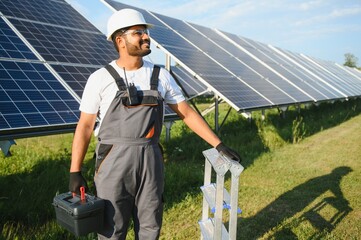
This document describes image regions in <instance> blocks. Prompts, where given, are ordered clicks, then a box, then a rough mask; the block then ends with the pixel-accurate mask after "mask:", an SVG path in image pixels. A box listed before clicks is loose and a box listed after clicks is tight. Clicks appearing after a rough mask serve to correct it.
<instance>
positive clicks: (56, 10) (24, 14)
mask: <svg viewBox="0 0 361 240" xmlns="http://www.w3.org/2000/svg"><path fill="white" fill-rule="evenodd" d="M0 9H1V13H2V14H3V15H4V16H8V17H12V18H18V19H24V20H25V19H26V20H30V21H35V22H39V23H43V24H44V25H52V24H54V25H61V26H63V27H66V28H73V29H83V30H87V31H92V32H98V30H97V29H96V28H95V27H94V26H93V25H92V24H91V23H90V22H89V21H88V20H86V19H85V18H84V17H83V16H82V15H80V14H79V13H78V12H77V11H76V10H75V9H74V8H72V7H71V6H70V5H69V4H68V3H66V2H65V1H64V0H47V1H44V0H26V1H24V0H1V1H0Z"/></svg>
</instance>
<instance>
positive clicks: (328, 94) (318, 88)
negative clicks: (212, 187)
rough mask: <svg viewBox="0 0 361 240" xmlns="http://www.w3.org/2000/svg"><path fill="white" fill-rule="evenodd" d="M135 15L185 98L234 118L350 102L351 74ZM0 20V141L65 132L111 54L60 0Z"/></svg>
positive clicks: (14, 10) (360, 88)
mask: <svg viewBox="0 0 361 240" xmlns="http://www.w3.org/2000/svg"><path fill="white" fill-rule="evenodd" d="M103 2H105V3H106V4H107V5H110V6H111V7H112V8H113V9H122V8H126V7H130V8H135V7H132V6H129V5H125V4H122V3H119V2H116V1H112V0H105V1H103ZM136 9H138V10H139V11H141V12H142V13H143V14H144V17H145V18H146V20H147V21H148V22H150V23H152V24H154V25H155V28H153V29H151V37H152V40H153V42H155V43H156V44H157V45H158V47H159V48H161V49H162V50H163V51H165V52H166V53H168V54H170V55H171V56H172V57H173V58H174V59H175V60H176V62H177V63H179V64H180V66H181V67H175V68H173V69H172V70H173V73H174V75H175V76H176V77H177V79H179V80H180V82H181V84H182V86H183V87H184V89H185V90H186V92H187V93H188V94H189V95H191V96H197V95H199V94H200V93H203V92H205V91H207V90H212V91H213V92H214V93H215V94H217V95H218V96H220V97H221V98H223V99H224V100H225V101H226V102H228V103H229V104H230V105H231V106H232V107H234V108H235V109H236V110H237V111H249V110H253V109H260V108H267V107H275V106H283V105H289V104H295V103H303V102H317V101H327V100H334V99H340V98H350V97H356V96H360V92H361V85H360V84H361V74H360V72H359V71H357V70H355V69H351V68H346V67H343V66H340V65H336V64H333V63H330V62H326V61H323V60H318V59H315V58H311V57H307V56H304V55H300V54H296V53H292V52H289V51H285V50H282V49H279V48H275V47H272V46H269V45H266V44H262V43H259V42H256V41H253V40H250V39H246V38H242V37H239V36H236V35H234V34H230V33H226V32H222V31H219V30H213V29H209V28H206V27H203V26H199V25H196V24H191V23H188V22H185V21H181V20H177V19H174V18H171V17H167V16H164V15H160V14H156V13H152V12H149V11H145V10H143V9H139V8H136ZM0 16H1V18H0V33H1V36H0V44H1V45H0V73H1V75H0V103H1V105H0V140H3V139H11V138H17V137H25V136H32V135H39V134H46V133H49V132H61V131H68V130H72V129H74V127H75V125H76V122H77V121H78V117H79V111H78V106H79V101H80V100H79V99H80V97H81V94H82V92H83V89H84V86H85V83H86V80H87V78H88V76H89V75H90V74H91V73H92V72H94V71H95V70H96V69H98V68H100V67H102V66H104V65H105V64H106V63H108V62H110V61H111V60H113V59H115V58H117V54H116V52H115V51H114V47H113V46H112V44H111V43H109V42H107V41H105V36H104V35H103V34H102V33H101V32H100V31H99V30H97V29H96V28H95V27H94V26H93V25H92V24H90V23H89V21H87V20H86V19H85V18H84V17H83V16H81V15H80V14H79V13H78V12H77V11H76V10H74V9H73V8H72V7H71V6H70V5H69V4H68V3H66V2H65V1H64V0H47V1H44V0H28V1H23V0H2V1H1V2H0ZM166 114H167V115H169V116H171V117H173V115H174V113H173V112H172V111H170V109H169V108H167V109H166ZM166 119H167V118H166Z"/></svg>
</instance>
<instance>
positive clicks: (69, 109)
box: [0, 8, 79, 140]
mask: <svg viewBox="0 0 361 240" xmlns="http://www.w3.org/2000/svg"><path fill="white" fill-rule="evenodd" d="M1 9H2V8H1ZM2 17H3V16H2ZM0 28H1V33H2V34H1V37H0V43H1V48H0V103H1V104H0V133H1V134H0V140H4V139H7V138H8V137H9V136H27V135H28V134H31V133H30V132H40V131H57V129H59V128H61V129H67V128H70V127H74V124H75V123H76V122H77V120H78V115H79V111H78V105H79V104H78V102H77V100H76V99H75V98H74V97H73V96H72V95H71V94H70V93H69V91H68V90H67V89H65V87H64V86H63V85H62V84H61V83H60V82H59V81H58V80H57V79H56V78H55V76H54V75H53V74H52V73H51V72H50V70H49V69H48V68H47V66H46V65H45V64H44V63H42V62H40V61H39V60H38V59H37V57H36V56H35V54H34V53H33V52H32V51H31V50H30V49H29V48H28V47H27V46H26V44H25V43H24V42H23V41H22V40H21V39H20V38H19V37H18V36H17V35H16V33H15V32H14V31H13V30H12V29H11V28H10V26H9V25H8V24H7V23H6V21H5V19H4V18H0Z"/></svg>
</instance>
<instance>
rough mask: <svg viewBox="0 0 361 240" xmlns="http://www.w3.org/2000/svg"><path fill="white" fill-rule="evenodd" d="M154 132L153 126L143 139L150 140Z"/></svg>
mask: <svg viewBox="0 0 361 240" xmlns="http://www.w3.org/2000/svg"><path fill="white" fill-rule="evenodd" d="M154 130H155V127H154V126H153V127H152V128H151V129H150V130H149V132H148V134H147V136H145V138H152V137H153V135H154Z"/></svg>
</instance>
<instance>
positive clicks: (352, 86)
mask: <svg viewBox="0 0 361 240" xmlns="http://www.w3.org/2000/svg"><path fill="white" fill-rule="evenodd" d="M302 56H303V57H305V58H306V59H308V60H309V61H312V62H313V63H315V64H316V65H318V66H319V67H320V68H322V69H323V70H324V71H327V72H329V73H330V74H332V75H333V76H335V78H337V82H338V83H341V84H342V86H343V87H344V88H345V89H347V91H348V92H350V93H351V94H352V95H350V96H360V95H361V81H360V80H359V79H358V78H357V77H355V76H353V75H352V74H350V73H348V72H347V71H346V70H345V69H344V67H342V68H339V67H337V66H336V65H335V64H334V63H332V62H328V61H324V60H321V59H316V58H314V57H309V56H305V55H302Z"/></svg>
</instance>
